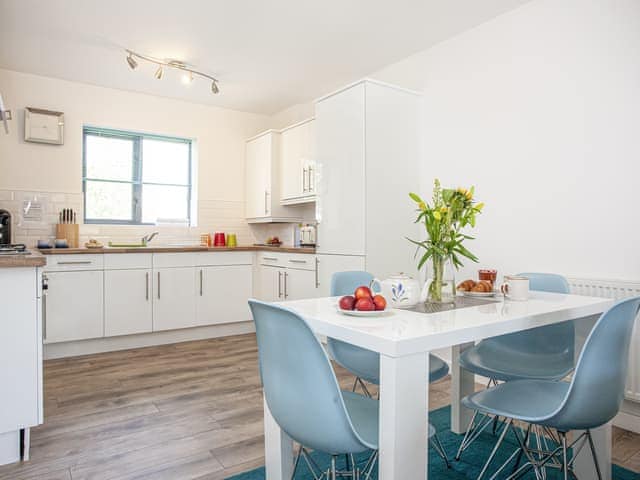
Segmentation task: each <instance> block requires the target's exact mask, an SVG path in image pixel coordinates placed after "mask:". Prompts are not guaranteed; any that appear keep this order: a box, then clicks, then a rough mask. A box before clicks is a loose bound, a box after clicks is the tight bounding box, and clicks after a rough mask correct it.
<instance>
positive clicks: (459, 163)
mask: <svg viewBox="0 0 640 480" xmlns="http://www.w3.org/2000/svg"><path fill="white" fill-rule="evenodd" d="M639 59H640V2H638V1H637V0H616V1H601V0H535V1H533V2H531V3H528V4H526V5H524V6H522V7H520V8H518V9H517V10H514V11H512V12H509V13H506V14H504V15H502V16H500V17H497V18H496V19H494V20H491V21H489V22H487V23H485V24H482V25H480V26H478V27H476V28H474V29H472V30H470V31H467V32H465V33H463V34H461V35H459V36H457V37H455V38H452V39H450V40H448V41H446V42H443V43H441V44H439V45H437V46H435V47H433V48H431V49H429V50H426V51H423V52H421V53H419V54H417V55H414V56H412V57H409V58H408V59H406V60H404V61H402V62H400V63H398V64H394V65H391V66H389V67H387V68H385V69H384V70H381V71H379V72H377V73H375V74H373V75H372V76H373V77H374V78H377V79H380V80H382V81H387V82H392V83H396V84H400V85H403V86H406V87H408V88H413V89H418V90H421V91H423V92H424V95H425V102H424V104H425V107H424V119H425V126H424V142H425V144H424V151H425V157H424V159H423V163H422V167H423V170H422V175H421V178H422V191H423V193H425V195H427V196H428V195H430V190H431V184H432V181H433V178H434V177H439V178H440V179H441V180H442V181H443V183H445V184H449V185H453V186H458V185H470V184H475V185H476V189H477V195H478V198H480V199H481V200H483V201H485V202H486V204H487V207H486V211H485V214H484V215H483V216H482V217H481V218H480V220H479V226H478V228H477V229H476V231H475V234H476V235H477V240H476V241H474V242H472V243H470V244H469V246H470V247H471V248H472V251H474V252H475V253H477V254H478V256H479V257H480V259H481V262H480V264H479V265H471V266H469V267H468V268H467V269H466V272H463V273H462V274H461V275H460V276H461V277H465V276H466V275H472V274H473V273H474V272H475V270H476V268H477V267H479V266H480V267H482V266H486V267H496V268H498V269H499V270H500V272H501V273H506V272H518V271H523V270H534V271H552V272H559V273H564V274H566V275H569V276H582V277H587V278H611V279H620V280H636V281H637V280H640V249H638V245H640V223H639V222H638V210H637V208H638V207H637V206H638V191H639V187H638V179H639V178H640V162H639V161H638V160H639V159H640V140H639V138H640V133H639V132H640V131H639V129H638V125H640V61H639Z"/></svg>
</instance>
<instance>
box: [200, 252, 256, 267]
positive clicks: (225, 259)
mask: <svg viewBox="0 0 640 480" xmlns="http://www.w3.org/2000/svg"><path fill="white" fill-rule="evenodd" d="M196 265H197V266H202V267H208V266H218V265H220V266H224V265H253V252H201V253H196Z"/></svg>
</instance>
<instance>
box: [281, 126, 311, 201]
mask: <svg viewBox="0 0 640 480" xmlns="http://www.w3.org/2000/svg"><path fill="white" fill-rule="evenodd" d="M314 149H315V121H314V120H313V119H310V120H306V121H304V122H300V123H297V124H295V125H292V126H291V127H288V128H286V129H284V130H283V131H282V138H281V152H280V185H281V203H282V204H284V205H295V204H301V203H308V202H313V201H315V193H316V187H315V183H316V182H315V174H316V165H315V153H314Z"/></svg>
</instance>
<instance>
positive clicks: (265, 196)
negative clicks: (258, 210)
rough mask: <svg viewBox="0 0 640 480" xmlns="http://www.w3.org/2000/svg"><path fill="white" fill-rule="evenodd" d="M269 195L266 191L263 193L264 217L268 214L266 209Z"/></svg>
mask: <svg viewBox="0 0 640 480" xmlns="http://www.w3.org/2000/svg"><path fill="white" fill-rule="evenodd" d="M268 195H269V192H267V191H266V190H265V191H264V214H265V215H266V214H267V213H269V209H268V208H267V196H268Z"/></svg>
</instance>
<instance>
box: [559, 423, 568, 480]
mask: <svg viewBox="0 0 640 480" xmlns="http://www.w3.org/2000/svg"><path fill="white" fill-rule="evenodd" d="M560 436H561V437H562V473H563V475H564V480H569V461H568V459H567V434H566V433H561V434H560Z"/></svg>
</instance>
